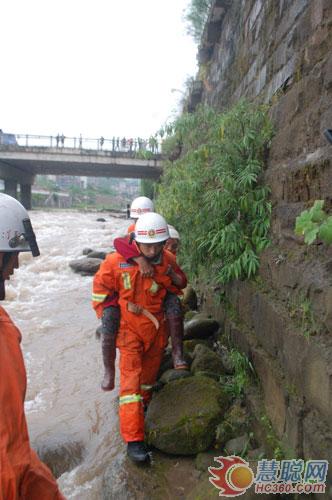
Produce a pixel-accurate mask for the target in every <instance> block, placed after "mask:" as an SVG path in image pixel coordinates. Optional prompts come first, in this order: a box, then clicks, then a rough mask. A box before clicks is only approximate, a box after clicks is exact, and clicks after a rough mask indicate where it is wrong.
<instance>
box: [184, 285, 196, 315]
mask: <svg viewBox="0 0 332 500" xmlns="http://www.w3.org/2000/svg"><path fill="white" fill-rule="evenodd" d="M182 304H183V306H184V308H185V310H186V311H188V310H196V309H197V295H196V292H195V290H194V289H193V287H192V286H191V285H188V286H187V287H186V288H185V289H184V290H183V298H182Z"/></svg>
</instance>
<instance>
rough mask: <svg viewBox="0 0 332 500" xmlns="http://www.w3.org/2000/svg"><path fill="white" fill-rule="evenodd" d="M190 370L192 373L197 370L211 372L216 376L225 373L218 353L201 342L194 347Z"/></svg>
mask: <svg viewBox="0 0 332 500" xmlns="http://www.w3.org/2000/svg"><path fill="white" fill-rule="evenodd" d="M190 370H191V372H192V373H193V374H194V375H195V374H196V373H197V372H205V371H207V372H213V373H215V374H216V375H218V376H220V375H224V374H225V369H224V366H223V364H222V359H221V357H220V356H219V354H217V353H215V352H214V351H212V350H211V349H209V348H208V347H206V346H205V345H202V344H198V345H197V346H196V347H195V349H194V360H193V362H192V364H191V367H190Z"/></svg>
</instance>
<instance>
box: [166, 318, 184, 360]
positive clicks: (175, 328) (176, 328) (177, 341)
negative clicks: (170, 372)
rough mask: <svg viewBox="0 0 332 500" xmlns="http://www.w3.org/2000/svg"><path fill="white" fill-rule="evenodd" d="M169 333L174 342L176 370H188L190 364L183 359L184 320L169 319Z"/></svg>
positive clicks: (173, 354)
mask: <svg viewBox="0 0 332 500" xmlns="http://www.w3.org/2000/svg"><path fill="white" fill-rule="evenodd" d="M167 323H168V331H169V334H170V337H171V341H172V358H173V366H174V368H175V370H188V364H187V363H186V361H185V360H184V357H183V318H182V316H173V317H171V318H167Z"/></svg>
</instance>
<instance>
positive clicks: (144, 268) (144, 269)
mask: <svg viewBox="0 0 332 500" xmlns="http://www.w3.org/2000/svg"><path fill="white" fill-rule="evenodd" d="M133 260H134V261H135V262H136V263H137V264H138V267H139V270H140V273H141V275H142V276H143V278H152V277H153V275H154V268H153V266H152V265H151V264H150V262H148V261H147V260H146V258H145V257H143V255H140V256H139V257H134V258H133Z"/></svg>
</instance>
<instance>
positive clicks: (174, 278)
mask: <svg viewBox="0 0 332 500" xmlns="http://www.w3.org/2000/svg"><path fill="white" fill-rule="evenodd" d="M166 274H167V276H169V277H170V278H171V280H172V283H173V285H175V286H178V287H181V285H182V278H181V276H179V275H178V274H177V273H176V272H175V271H174V269H173V268H172V266H171V265H169V266H168V268H167V271H166Z"/></svg>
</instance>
